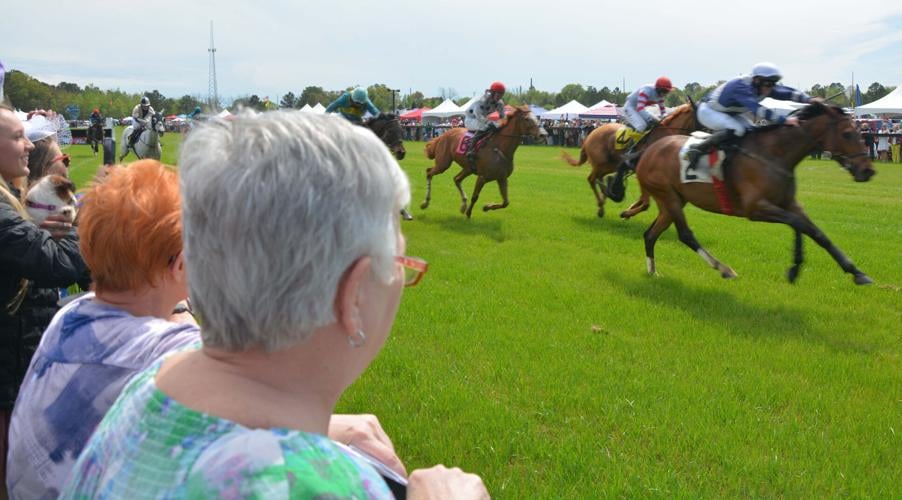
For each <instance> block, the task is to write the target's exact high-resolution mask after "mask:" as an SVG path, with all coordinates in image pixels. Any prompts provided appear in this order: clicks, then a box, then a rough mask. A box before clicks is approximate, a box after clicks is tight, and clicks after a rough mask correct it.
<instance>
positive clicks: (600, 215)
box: [596, 207, 604, 219]
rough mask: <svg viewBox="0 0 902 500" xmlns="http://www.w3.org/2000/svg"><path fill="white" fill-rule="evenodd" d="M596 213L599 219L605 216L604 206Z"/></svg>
mask: <svg viewBox="0 0 902 500" xmlns="http://www.w3.org/2000/svg"><path fill="white" fill-rule="evenodd" d="M596 213H597V215H598V218H599V219H601V218H603V217H604V207H600V208H599V209H598V212H596Z"/></svg>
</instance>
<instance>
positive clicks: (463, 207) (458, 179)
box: [454, 167, 485, 218]
mask: <svg viewBox="0 0 902 500" xmlns="http://www.w3.org/2000/svg"><path fill="white" fill-rule="evenodd" d="M469 176H470V168H469V167H464V168H463V169H462V170H461V171H460V172H459V173H458V174H457V175H455V176H454V185H455V186H457V192H458V193H460V213H462V214H467V217H468V218H469V217H470V211H468V210H467V193H464V187H463V185H462V184H461V183H462V182H463V180H464V179H466V178H467V177H469ZM479 179H482V177H477V178H476V185H477V186H478V185H479ZM483 182H485V181H483ZM476 192H477V193H478V192H479V191H476ZM473 201H476V200H475V199H474V200H473ZM472 209H473V207H472V205H471V206H470V210H472Z"/></svg>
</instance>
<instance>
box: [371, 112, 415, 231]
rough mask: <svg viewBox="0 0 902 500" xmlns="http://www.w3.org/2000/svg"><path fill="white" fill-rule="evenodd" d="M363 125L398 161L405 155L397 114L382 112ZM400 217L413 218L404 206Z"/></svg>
mask: <svg viewBox="0 0 902 500" xmlns="http://www.w3.org/2000/svg"><path fill="white" fill-rule="evenodd" d="M364 126H365V127H366V128H368V129H370V130H372V131H373V133H374V134H376V137H378V138H379V139H381V140H382V142H383V143H385V146H386V147H388V150H389V151H391V153H392V154H393V155H394V156H395V158H397V159H398V161H400V160H403V159H404V156H405V155H407V151H406V150H405V149H404V131H403V129H402V128H401V120H399V119H398V115H395V114H391V113H382V114H380V115H379V116H375V117H373V118H371V119H369V120H367V121H366V122H364ZM401 217H403V218H404V220H413V215H411V214H410V211H408V210H407V208H406V207H405V208H402V209H401Z"/></svg>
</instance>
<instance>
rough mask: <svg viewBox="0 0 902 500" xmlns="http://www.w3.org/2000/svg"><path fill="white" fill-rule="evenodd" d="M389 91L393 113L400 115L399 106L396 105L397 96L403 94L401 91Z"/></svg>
mask: <svg viewBox="0 0 902 500" xmlns="http://www.w3.org/2000/svg"><path fill="white" fill-rule="evenodd" d="M388 91H389V92H391V109H392V113H394V114H398V106H397V105H395V94H400V93H401V89H388Z"/></svg>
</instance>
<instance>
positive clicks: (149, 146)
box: [119, 110, 166, 162]
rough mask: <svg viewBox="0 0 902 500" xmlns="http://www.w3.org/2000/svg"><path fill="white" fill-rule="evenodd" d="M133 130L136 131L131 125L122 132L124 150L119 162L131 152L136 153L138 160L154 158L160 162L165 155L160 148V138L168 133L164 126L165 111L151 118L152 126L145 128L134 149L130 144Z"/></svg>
mask: <svg viewBox="0 0 902 500" xmlns="http://www.w3.org/2000/svg"><path fill="white" fill-rule="evenodd" d="M132 130H134V125H129V126H128V127H126V128H125V130H123V131H122V149H120V151H121V154H120V155H119V161H120V162H121V161H122V159H123V158H125V157H126V156H128V152H129V151H134V152H135V156H137V157H138V159H144V158H153V159H154V160H159V159H160V156H162V154H163V150H162V148H161V147H160V137H161V136H162V135H163V133H164V132H166V128H165V127H164V126H163V111H162V110H161V111H158V112H157V113H155V114H154V115H153V116H152V117H151V119H150V126H149V127H144V130H143V131H142V132H141V136H140V137H139V138H138V141H137V142H135V145H134V147H131V146H129V144H128V138H129V137H130V136H131V134H132Z"/></svg>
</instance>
